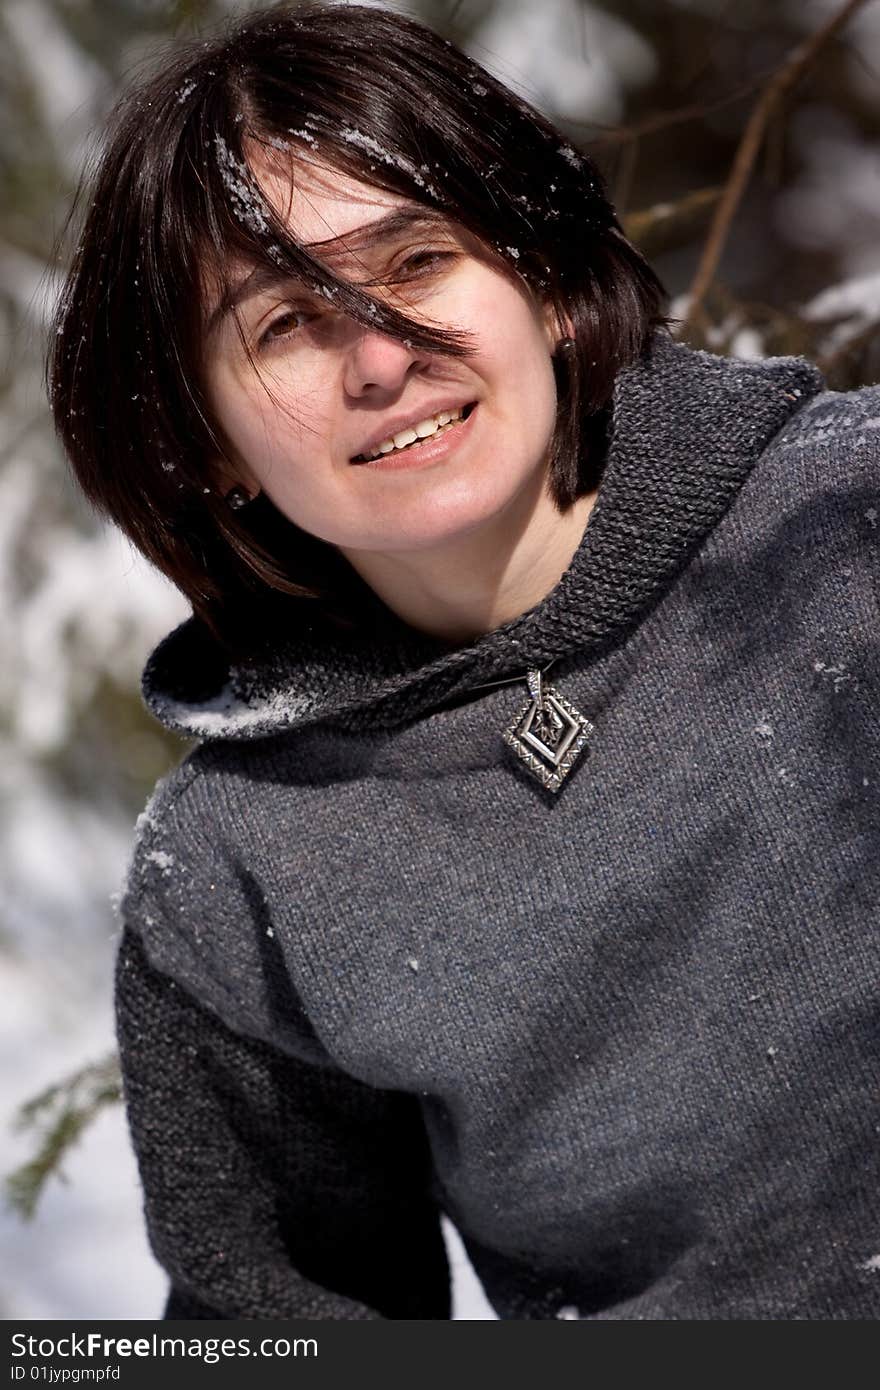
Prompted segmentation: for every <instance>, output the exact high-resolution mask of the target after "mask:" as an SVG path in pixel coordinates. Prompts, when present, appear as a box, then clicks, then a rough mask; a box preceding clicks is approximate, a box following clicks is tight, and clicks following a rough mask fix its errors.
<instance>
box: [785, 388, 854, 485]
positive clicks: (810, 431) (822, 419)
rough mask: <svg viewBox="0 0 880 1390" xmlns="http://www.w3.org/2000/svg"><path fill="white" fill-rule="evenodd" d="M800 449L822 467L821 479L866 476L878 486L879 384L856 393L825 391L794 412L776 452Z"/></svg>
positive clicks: (844, 478) (789, 451)
mask: <svg viewBox="0 0 880 1390" xmlns="http://www.w3.org/2000/svg"><path fill="white" fill-rule="evenodd" d="M777 451H781V452H782V453H791V452H792V451H797V452H799V453H800V454H801V455H803V456H805V458H807V459H808V460H814V461H816V462H817V463H821V465H822V474H821V476H822V477H823V478H826V479H827V478H828V476H829V473H828V470H829V467H830V468H831V469H832V476H834V477H840V478H842V479H843V480H846V479H850V480H852V479H854V478H857V477H858V476H859V475H861V474H864V475H865V476H867V477H868V478H871V477H873V478H874V480H875V483H876V479H877V468H878V461H880V385H875V386H862V387H860V388H859V389H858V390H855V391H832V390H823V391H820V392H819V393H818V394H817V395H815V396H813V397H812V399H811V400H809V401H808V402H807V403H806V404H805V405H804V407H803V409H801V410H799V411H798V412H797V414H795V415H794V416H793V417H792V419H791V420H790V421H789V423H788V424H787V425H786V427H785V428H784V429H783V430H782V432H781V433H780V435H779V436H778V438H777V439H776V440H775V441H774V444H773V452H777Z"/></svg>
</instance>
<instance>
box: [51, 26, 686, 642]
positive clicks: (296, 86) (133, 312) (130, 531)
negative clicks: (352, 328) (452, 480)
mask: <svg viewBox="0 0 880 1390" xmlns="http://www.w3.org/2000/svg"><path fill="white" fill-rule="evenodd" d="M250 141H256V142H259V143H260V144H262V145H263V146H273V147H275V148H276V149H283V150H287V151H289V152H290V154H291V156H292V157H293V158H295V157H296V155H297V153H300V154H303V153H305V154H308V155H312V156H314V155H315V154H317V155H319V156H320V157H321V158H322V159H323V160H325V161H326V162H327V163H328V164H330V165H332V166H333V167H336V168H338V169H339V170H341V171H342V172H343V173H347V174H349V175H352V176H354V177H355V178H357V179H360V180H361V181H363V182H365V183H367V184H371V185H373V186H375V187H377V188H381V189H384V190H386V191H390V192H392V193H395V194H398V195H402V196H404V197H406V198H407V199H408V200H409V201H413V202H417V203H420V204H422V205H425V206H427V207H429V208H431V209H432V210H435V211H439V212H440V213H441V214H442V215H443V216H444V217H446V218H448V219H450V220H451V221H452V222H455V223H457V224H459V225H460V226H462V227H464V228H465V229H466V230H467V231H469V232H471V233H472V234H473V235H475V236H476V237H477V238H479V240H480V241H481V242H482V243H483V244H484V245H486V246H487V247H489V248H492V249H493V250H494V251H495V252H496V253H497V254H498V255H500V256H501V257H502V258H503V259H504V260H505V261H506V262H507V263H508V264H509V266H510V267H511V269H512V270H513V271H515V272H516V273H518V274H519V275H520V276H521V277H522V278H523V280H524V281H525V282H526V284H527V285H528V286H529V287H530V288H531V289H532V290H533V292H534V293H535V294H536V295H537V296H539V297H540V298H542V299H544V300H546V301H548V302H550V303H551V304H553V305H554V306H555V307H556V309H557V313H558V314H559V318H560V321H562V320H563V318H564V316H567V317H568V319H569V320H570V322H571V323H572V324H573V327H574V339H575V347H574V349H573V350H572V351H570V352H568V353H567V354H566V355H565V360H564V362H563V363H561V364H560V367H559V370H558V372H557V389H558V411H557V427H556V432H555V436H554V441H553V448H552V459H551V486H552V490H553V496H554V499H555V501H556V504H557V506H558V507H559V508H560V510H564V509H565V508H566V507H567V506H569V505H570V504H571V502H572V501H574V499H575V498H576V497H577V496H579V495H581V494H582V493H583V492H585V491H587V490H588V489H589V488H591V487H594V486H595V485H596V483H597V482H598V469H599V468H600V467H601V451H599V450H594V449H592V448H590V447H588V443H589V440H590V437H591V428H592V427H593V426H594V425H595V424H596V422H597V421H600V420H601V419H602V418H603V412H605V411H606V409H607V407H608V405H609V402H610V399H611V393H612V389H613V384H614V380H615V378H616V376H617V373H618V371H619V370H620V369H621V368H622V367H625V366H627V365H629V364H630V363H632V362H634V361H635V360H636V359H637V358H638V357H639V356H640V355H641V354H642V352H643V351H644V349H645V347H646V344H647V342H648V339H649V336H650V334H651V331H652V329H653V328H654V327H655V326H656V325H657V324H658V323H660V322H662V321H663V320H662V314H661V305H662V302H663V291H662V287H661V286H660V284H659V281H658V280H657V278H656V277H655V275H654V273H653V272H652V271H651V269H650V268H649V267H648V266H647V264H646V263H645V261H644V260H643V259H642V257H641V256H640V255H639V253H638V252H637V251H636V250H635V249H634V248H633V247H632V246H631V245H630V244H629V242H627V241H626V239H625V238H624V237H623V235H622V233H621V231H620V227H619V225H618V222H617V220H616V218H615V215H614V212H613V209H612V208H611V206H610V204H609V203H608V201H607V200H606V197H605V195H604V192H603V189H602V186H601V181H600V178H599V176H598V174H597V172H596V170H595V168H594V167H593V165H592V164H591V163H590V162H589V160H588V159H587V158H586V157H585V156H583V155H582V154H580V153H578V152H577V151H576V150H574V149H573V148H572V147H571V145H569V144H568V143H567V142H566V141H565V140H564V139H563V138H562V137H561V136H560V134H559V132H558V131H557V130H556V129H555V128H554V127H553V126H552V125H551V124H550V122H548V121H547V120H546V119H545V118H544V117H543V116H541V115H540V114H539V113H538V112H537V111H535V110H534V109H533V108H532V107H530V106H529V105H528V104H527V103H525V102H523V101H522V100H520V98H518V97H517V96H515V95H514V94H513V93H512V92H510V91H509V90H508V89H507V88H505V87H504V86H503V85H502V84H500V83H499V82H497V81H496V80H494V79H493V78H492V77H491V76H490V75H489V74H488V73H486V72H485V71H484V70H483V69H482V68H481V67H479V65H478V64H476V63H475V62H473V61H472V60H471V59H470V58H468V57H467V56H465V55H464V54H463V53H461V52H460V51H459V50H458V49H457V48H455V47H454V45H452V44H451V43H449V42H447V41H446V40H445V39H442V38H440V37H439V36H438V35H437V34H435V33H433V32H432V31H431V30H430V29H428V28H426V27H424V26H423V25H421V24H418V23H416V22H415V21H413V20H411V19H408V18H405V17H403V16H401V15H399V14H397V13H394V12H392V11H387V10H382V9H376V8H373V7H369V8H368V7H362V6H355V5H339V4H335V5H334V4H329V5H327V4H308V5H301V6H296V7H292V6H287V5H285V6H279V7H276V8H273V9H270V10H267V11H262V12H260V13H258V14H252V15H251V16H249V17H248V18H247V19H245V20H244V21H243V22H239V23H237V24H236V25H235V26H234V27H232V28H231V29H229V30H228V31H226V32H225V33H223V34H222V35H221V36H220V37H218V38H216V39H214V40H211V41H208V42H197V43H192V44H189V45H187V46H185V47H182V48H181V47H180V46H177V47H176V48H175V50H174V52H173V55H171V57H170V58H167V57H166V58H163V61H162V64H161V67H160V68H159V69H158V71H156V73H155V74H154V75H152V76H151V77H149V78H148V79H147V80H144V81H141V82H140V83H139V84H138V85H137V86H136V87H135V88H134V89H133V90H132V91H130V92H129V93H128V94H127V95H126V96H125V97H124V98H123V100H122V101H121V102H120V103H119V105H118V106H117V108H116V110H115V111H114V113H113V116H112V118H111V121H110V123H109V133H108V136H107V139H106V142H105V145H104V148H103V150H102V152H101V154H100V156H99V158H98V165H97V170H96V173H95V176H94V178H93V179H91V180H88V181H85V182H84V184H83V190H82V192H81V198H83V199H84V200H86V201H87V203H88V211H87V213H86V216H85V223H84V228H83V232H82V236H81V240H80V242H79V245H78V247H77V250H76V252H75V255H74V257H73V261H72V265H71V268H70V271H69V274H68V276H67V280H66V284H65V287H64V289H63V292H62V295H61V297H60V300H59V308H58V314H57V321H56V323H55V334H54V337H53V340H52V341H53V345H52V349H51V352H50V358H49V363H48V377H49V394H50V399H51V403H52V409H53V412H54V416H55V422H56V427H57V429H58V432H59V434H60V436H61V439H62V441H63V444H64V447H65V449H66V452H67V455H68V457H69V459H70V462H71V465H72V467H73V470H74V473H75V475H76V478H77V480H78V482H79V484H80V486H81V487H82V488H83V490H84V492H85V493H86V495H87V496H88V497H89V499H90V500H91V501H92V502H93V503H94V504H95V505H96V506H97V507H98V508H99V510H100V511H102V512H103V513H104V514H105V515H107V516H109V517H111V518H112V519H113V521H115V522H116V523H117V524H118V525H119V526H120V527H121V528H122V530H123V531H124V532H125V533H126V534H127V535H128V536H129V537H130V538H131V539H132V540H133V542H134V543H135V545H136V546H137V547H138V548H139V549H140V550H141V551H142V552H143V553H144V555H146V556H147V557H148V559H149V560H151V561H152V562H153V563H154V564H155V565H156V566H157V567H158V568H159V569H160V570H161V571H163V572H164V573H165V574H166V575H167V576H168V577H169V578H170V579H171V580H172V581H173V582H174V583H175V584H176V585H177V586H178V587H179V588H180V589H181V590H182V591H183V592H184V594H185V595H186V596H187V597H188V598H189V600H190V602H191V603H192V605H193V608H194V610H195V612H196V613H197V614H198V615H199V616H200V617H201V618H202V619H203V620H204V621H205V622H206V623H207V624H208V625H209V627H210V628H211V629H212V630H213V631H214V632H215V634H216V635H218V636H219V637H221V639H222V640H225V641H226V642H227V643H228V644H229V645H235V643H236V641H237V640H239V638H240V635H241V633H242V631H243V630H244V629H246V628H248V627H250V625H251V623H252V622H253V621H254V619H255V618H256V619H259V617H260V615H263V616H264V617H265V615H266V613H267V612H269V611H270V610H271V604H270V600H273V599H274V600H276V601H277V600H278V599H279V597H280V596H281V595H283V596H285V599H286V603H287V606H288V607H289V606H290V602H291V596H293V597H294V598H299V599H303V598H307V599H309V600H310V602H311V607H312V609H314V606H315V600H316V599H320V600H323V601H324V604H325V606H326V611H327V612H328V613H333V612H335V613H336V614H337V617H339V616H343V615H344V613H345V599H344V590H345V582H346V570H347V567H346V566H345V565H344V563H342V562H341V558H340V556H339V555H338V552H336V551H335V547H333V546H330V545H328V544H327V543H326V542H323V541H320V540H318V539H317V538H315V537H313V536H310V535H307V534H306V533H305V532H303V531H302V530H300V529H299V528H298V527H296V526H295V525H293V523H291V522H289V521H288V520H286V518H284V517H283V516H282V515H281V514H280V513H279V512H278V511H277V509H276V508H274V507H273V505H272V504H271V503H270V502H269V501H268V499H267V498H265V497H262V496H261V497H260V498H259V499H258V500H257V501H255V502H253V503H252V504H251V505H250V506H249V507H247V508H245V509H243V510H242V511H240V512H233V511H232V510H230V508H229V507H228V505H227V503H226V502H225V500H224V497H223V493H222V491H221V489H220V488H218V487H217V485H216V483H217V478H216V469H215V462H216V459H217V458H218V456H221V457H222V456H224V455H225V456H227V457H228V456H229V450H228V446H227V444H226V442H225V441H224V439H223V437H222V432H221V431H220V429H219V427H218V425H217V422H216V421H215V420H214V419H212V415H211V411H210V409H209V408H208V405H207V402H206V399H205V395H204V393H203V389H202V385H201V381H200V361H201V351H202V336H203V333H202V300H203V286H204V273H205V267H206V265H209V266H210V267H212V268H213V269H215V270H216V271H217V273H218V274H219V275H221V276H222V274H223V268H224V266H226V265H227V264H228V262H229V260H230V257H231V256H232V255H236V256H238V257H243V258H245V260H246V261H247V262H249V263H253V264H260V263H267V264H270V265H272V266H274V267H276V268H281V269H282V270H284V271H285V272H287V273H289V274H290V275H291V276H292V277H295V278H297V279H300V280H304V281H305V282H306V283H307V284H309V285H310V286H311V287H312V288H314V289H317V290H318V291H320V292H323V293H325V294H327V295H329V296H331V297H332V298H333V301H334V303H335V304H336V305H337V306H338V307H340V308H341V309H342V310H343V312H345V313H347V314H349V315H351V316H352V317H353V318H354V319H356V320H358V321H359V322H362V323H365V324H369V325H370V326H372V327H377V326H378V327H379V328H380V329H381V330H382V331H384V332H386V333H388V334H390V335H393V336H396V337H399V338H408V339H409V340H410V341H411V342H412V343H413V345H414V346H415V347H417V348H422V349H425V350H429V351H433V352H443V353H448V354H450V355H452V356H461V355H464V354H466V352H467V343H466V342H465V341H464V340H463V338H462V337H461V336H460V335H458V334H456V333H455V332H454V331H443V330H440V329H431V328H429V327H427V326H426V325H425V324H420V323H419V322H417V321H416V320H414V319H411V318H409V317H408V316H406V315H404V314H402V313H400V312H398V311H397V310H396V309H394V308H393V307H392V306H391V304H390V303H389V301H388V299H387V297H386V298H385V299H384V300H383V299H382V298H381V297H378V296H376V297H374V296H371V295H370V294H369V293H367V291H366V289H365V288H364V287H363V286H356V285H354V284H353V283H351V282H349V281H346V280H343V279H340V278H338V277H336V276H335V275H334V274H333V273H332V271H331V270H330V269H329V267H328V266H327V265H326V264H323V263H322V261H321V260H320V259H318V258H317V257H315V256H313V255H310V254H309V252H308V250H307V249H306V248H305V247H303V246H301V245H299V244H298V243H297V242H296V241H295V240H294V239H293V238H292V236H291V234H290V232H289V230H288V228H287V227H286V226H285V225H284V223H283V222H282V221H281V220H280V219H279V218H278V217H277V216H276V215H275V213H274V212H273V210H272V209H271V207H269V205H268V203H267V202H266V201H265V199H264V198H263V197H262V195H261V192H260V189H259V187H258V185H257V183H256V181H255V179H254V176H253V174H252V172H251V170H250V168H249V166H248V163H247V159H246V147H247V143H248V142H250ZM257 598H258V599H259V602H255V599H257ZM236 634H238V637H237V635H236Z"/></svg>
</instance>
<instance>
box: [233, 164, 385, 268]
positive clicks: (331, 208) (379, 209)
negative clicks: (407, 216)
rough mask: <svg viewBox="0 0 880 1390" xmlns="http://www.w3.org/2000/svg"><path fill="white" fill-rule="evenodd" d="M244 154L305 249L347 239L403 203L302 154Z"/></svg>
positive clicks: (270, 202) (271, 199)
mask: <svg viewBox="0 0 880 1390" xmlns="http://www.w3.org/2000/svg"><path fill="white" fill-rule="evenodd" d="M247 156H248V163H249V165H250V167H251V170H252V172H253V175H254V177H255V179H256V180H257V182H258V184H259V186H260V188H261V190H262V192H263V196H264V197H265V198H266V200H267V202H268V203H269V204H270V205H271V207H272V208H273V210H274V211H275V213H276V214H277V215H278V216H279V217H280V218H281V220H282V221H283V222H284V223H285V224H286V225H287V227H288V228H289V230H290V232H291V234H292V235H293V237H294V238H295V239H296V240H297V241H298V242H300V244H301V245H304V246H310V245H314V244H316V243H319V242H322V241H328V240H335V239H337V238H345V237H346V236H347V235H349V234H350V233H353V232H355V231H356V230H359V229H362V228H364V227H366V226H368V225H369V224H370V223H371V222H375V221H377V220H378V219H379V218H381V217H382V216H384V215H385V214H387V213H388V212H392V211H394V210H395V209H397V208H401V207H403V206H405V205H406V201H407V200H406V199H404V198H401V197H399V196H398V195H397V194H394V193H389V192H386V191H385V190H384V189H381V188H374V187H372V186H371V185H370V184H367V183H362V182H361V181H360V180H359V179H357V178H354V177H352V176H351V175H349V174H346V173H344V172H343V171H342V170H340V169H336V168H333V167H332V166H331V165H328V164H325V163H321V162H320V161H319V160H318V159H316V158H310V157H308V156H306V155H304V154H303V155H299V154H298V155H297V156H296V158H295V159H292V158H286V157H283V156H279V155H278V154H276V152H275V151H267V150H266V149H265V148H264V147H262V146H256V147H254V146H252V147H250V148H249V149H248V150H247Z"/></svg>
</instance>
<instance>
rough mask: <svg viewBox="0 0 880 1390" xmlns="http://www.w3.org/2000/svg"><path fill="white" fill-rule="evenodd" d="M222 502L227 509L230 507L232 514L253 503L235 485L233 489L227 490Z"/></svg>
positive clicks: (243, 490)
mask: <svg viewBox="0 0 880 1390" xmlns="http://www.w3.org/2000/svg"><path fill="white" fill-rule="evenodd" d="M224 500H225V502H226V505H227V507H231V508H232V510H233V511H234V512H240V511H241V509H242V507H246V506H248V504H249V503H250V502H252V501H253V498H252V497H251V496H250V494H249V493H248V492H246V491H245V489H244V488H243V487H239V486H238V484H236V485H235V487H232V488H230V489H229V491H228V492H227V494H226V497H225V499H224Z"/></svg>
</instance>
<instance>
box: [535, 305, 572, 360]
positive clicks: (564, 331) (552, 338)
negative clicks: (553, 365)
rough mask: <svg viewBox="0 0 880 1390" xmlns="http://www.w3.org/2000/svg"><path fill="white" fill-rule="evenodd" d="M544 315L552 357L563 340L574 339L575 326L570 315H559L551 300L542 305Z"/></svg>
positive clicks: (545, 329) (545, 330)
mask: <svg viewBox="0 0 880 1390" xmlns="http://www.w3.org/2000/svg"><path fill="white" fill-rule="evenodd" d="M542 315H543V319H544V332H545V333H546V335H547V345H548V347H549V349H550V354H551V356H552V355H553V353H555V352H556V349H557V347H558V345H559V343H560V341H561V340H562V339H563V338H573V337H574V324H573V323H572V321H571V319H570V318H569V316H568V314H565V313H563V314H562V315H560V314H559V312H558V310H557V308H556V305H555V304H553V303H552V302H551V301H550V300H545V302H544V304H543V305H542Z"/></svg>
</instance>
